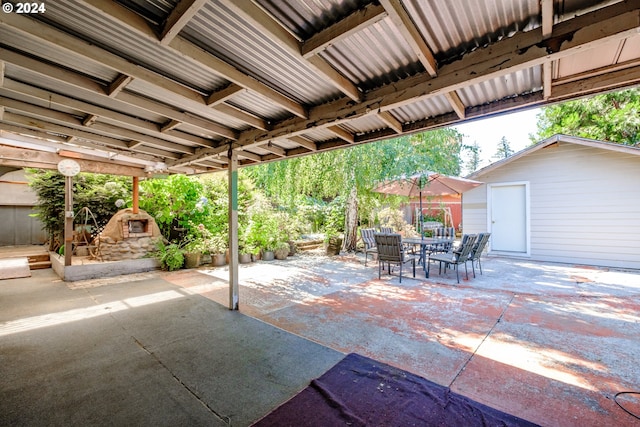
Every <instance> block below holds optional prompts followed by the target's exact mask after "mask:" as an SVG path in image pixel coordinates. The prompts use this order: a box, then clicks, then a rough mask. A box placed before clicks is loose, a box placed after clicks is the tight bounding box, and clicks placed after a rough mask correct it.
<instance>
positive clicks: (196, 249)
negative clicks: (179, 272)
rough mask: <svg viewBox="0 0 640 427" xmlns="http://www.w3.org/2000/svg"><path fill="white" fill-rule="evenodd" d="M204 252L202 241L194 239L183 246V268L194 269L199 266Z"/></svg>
mask: <svg viewBox="0 0 640 427" xmlns="http://www.w3.org/2000/svg"><path fill="white" fill-rule="evenodd" d="M205 250H206V248H205V245H204V240H202V239H200V238H194V239H192V240H190V241H189V242H187V243H186V244H185V245H184V266H185V268H196V267H198V266H200V260H201V258H202V253H203V252H204V251H205Z"/></svg>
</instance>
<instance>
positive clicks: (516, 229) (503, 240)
mask: <svg viewBox="0 0 640 427" xmlns="http://www.w3.org/2000/svg"><path fill="white" fill-rule="evenodd" d="M490 188H491V192H490V194H491V217H490V221H491V223H490V229H491V251H500V252H516V253H523V254H525V253H527V191H526V190H527V188H526V184H510V185H493V186H491V187H490Z"/></svg>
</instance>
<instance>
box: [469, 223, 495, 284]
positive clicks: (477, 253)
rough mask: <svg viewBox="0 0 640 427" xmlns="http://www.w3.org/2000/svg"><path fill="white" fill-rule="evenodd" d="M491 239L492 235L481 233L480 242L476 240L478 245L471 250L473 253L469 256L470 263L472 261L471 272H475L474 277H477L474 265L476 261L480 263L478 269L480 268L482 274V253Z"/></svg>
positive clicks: (479, 235)
mask: <svg viewBox="0 0 640 427" xmlns="http://www.w3.org/2000/svg"><path fill="white" fill-rule="evenodd" d="M489 237H491V233H479V234H478V240H476V243H475V244H474V245H473V248H472V249H471V253H470V254H469V261H471V270H472V271H473V277H476V268H475V267H474V263H475V262H476V261H477V262H478V267H479V268H480V274H482V263H481V262H480V257H481V256H482V252H483V251H484V248H485V247H486V246H487V243H488V242H489Z"/></svg>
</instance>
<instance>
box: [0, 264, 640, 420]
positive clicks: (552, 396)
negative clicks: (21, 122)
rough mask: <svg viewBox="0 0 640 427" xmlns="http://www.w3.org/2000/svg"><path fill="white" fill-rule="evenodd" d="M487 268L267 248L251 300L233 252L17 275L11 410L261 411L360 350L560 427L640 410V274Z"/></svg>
mask: <svg viewBox="0 0 640 427" xmlns="http://www.w3.org/2000/svg"><path fill="white" fill-rule="evenodd" d="M483 270H484V274H483V275H479V274H478V275H477V277H476V278H473V277H470V279H469V280H466V279H463V280H461V283H460V284H457V283H456V279H455V274H453V272H451V271H448V272H446V273H443V274H441V275H437V274H435V275H432V277H431V278H430V279H428V280H427V279H425V278H424V276H423V275H421V274H420V275H419V277H417V278H416V279H410V278H404V279H403V281H402V283H399V281H398V277H397V275H394V276H389V275H384V276H383V277H382V279H380V280H379V279H378V278H377V274H378V273H377V266H376V265H375V263H371V264H370V265H369V266H367V267H365V266H364V263H363V259H362V257H357V256H356V257H354V256H342V257H335V258H326V257H319V256H296V257H293V258H290V259H287V260H285V261H274V262H270V263H268V262H258V263H253V264H247V265H241V266H240V312H231V311H229V310H227V309H226V308H225V306H226V304H227V302H228V284H227V277H228V269H227V268H226V267H222V268H207V267H201V268H200V269H193V270H181V271H178V272H171V273H168V272H148V273H141V274H136V275H131V276H122V277H119V278H109V279H93V280H86V281H80V282H73V283H64V282H61V281H60V280H56V278H55V277H50V276H46V275H45V276H37V277H35V280H34V278H28V279H12V280H8V281H6V283H9V284H10V286H9V287H6V286H5V287H0V374H2V375H0V424H8V423H12V424H14V423H18V424H20V422H21V421H22V420H25V422H24V424H43V423H44V424H47V423H49V424H88V423H90V424H92V425H101V424H106V423H111V424H122V423H125V422H126V424H127V425H130V424H138V425H147V424H154V425H168V424H172V425H175V424H178V425H180V424H189V425H219V423H223V424H224V425H229V424H232V425H249V424H250V423H251V422H252V421H253V420H255V419H258V418H260V417H261V416H263V415H265V414H266V413H268V412H269V411H270V410H271V409H272V408H274V407H276V406H277V405H279V404H280V403H282V402H284V401H286V400H288V399H289V398H291V397H293V396H294V395H295V394H296V393H297V392H298V391H299V390H301V389H302V388H303V387H304V386H306V385H307V384H308V382H309V381H310V380H311V379H312V378H315V377H317V376H319V375H321V374H322V373H323V372H324V371H326V370H327V369H328V368H329V367H331V366H333V364H335V363H336V362H337V361H338V360H340V359H341V358H342V356H343V354H344V353H345V352H351V351H355V352H359V353H361V354H363V355H366V356H369V357H372V358H374V359H376V360H380V361H382V362H385V363H389V364H391V365H393V366H396V367H399V368H401V369H405V370H408V371H411V372H413V373H416V374H418V375H421V376H423V377H425V378H427V379H430V380H432V381H436V382H438V383H440V384H443V385H447V386H450V387H451V388H452V389H453V390H454V391H456V392H458V393H461V394H463V395H466V396H469V397H471V398H474V399H475V400H478V401H480V402H481V403H485V404H488V405H490V406H493V407H496V408H498V409H501V410H503V411H506V412H509V413H512V414H514V415H517V416H520V417H522V418H525V419H527V420H529V421H533V422H535V423H538V424H541V425H543V426H602V425H612V426H613V425H621V426H628V425H634V423H637V419H635V418H633V417H632V416H631V415H629V414H628V413H627V412H625V411H624V410H623V409H622V408H621V407H620V406H618V404H616V402H615V401H614V399H616V394H617V393H618V392H620V391H634V390H635V391H638V390H637V385H638V384H640V370H638V369H637V368H636V365H637V363H636V359H637V354H639V353H640V317H638V313H639V312H640V272H638V271H624V270H614V269H601V268H591V267H587V266H574V265H563V264H550V263H535V262H529V261H527V260H522V259H505V258H487V259H486V260H485V261H484V263H483ZM34 273H36V272H34ZM38 274H44V273H38ZM617 400H618V402H622V403H624V404H625V405H626V407H627V408H628V409H630V410H631V412H633V411H635V413H638V411H640V400H639V399H638V398H637V395H633V394H627V395H622V396H618V397H617ZM5 414H6V415H5ZM32 414H33V415H32ZM112 414H113V415H112ZM106 417H109V418H108V421H105V420H106V419H107V418H106Z"/></svg>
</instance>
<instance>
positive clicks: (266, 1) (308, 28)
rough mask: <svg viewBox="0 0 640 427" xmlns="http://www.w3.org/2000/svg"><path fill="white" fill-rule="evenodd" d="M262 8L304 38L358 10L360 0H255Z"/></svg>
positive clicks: (299, 37)
mask: <svg viewBox="0 0 640 427" xmlns="http://www.w3.org/2000/svg"><path fill="white" fill-rule="evenodd" d="M256 3H258V4H259V5H260V6H261V7H262V8H263V9H264V10H266V11H267V12H269V13H270V14H271V15H272V16H274V17H275V18H276V19H277V20H278V21H279V22H282V24H283V25H284V26H285V27H286V28H287V29H288V30H289V31H290V32H291V34H294V35H295V36H296V37H297V38H298V39H299V40H306V39H308V38H310V37H311V36H312V35H314V34H315V33H317V32H318V31H320V30H323V29H325V28H327V27H328V26H330V25H331V24H333V23H334V22H336V21H339V20H340V19H342V18H344V17H345V16H347V15H349V14H350V13H351V12H352V11H354V10H358V9H360V8H362V7H363V6H364V5H366V4H367V3H368V2H366V1H362V0H257V1H256Z"/></svg>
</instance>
